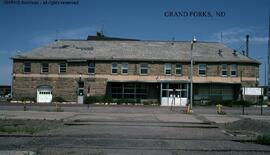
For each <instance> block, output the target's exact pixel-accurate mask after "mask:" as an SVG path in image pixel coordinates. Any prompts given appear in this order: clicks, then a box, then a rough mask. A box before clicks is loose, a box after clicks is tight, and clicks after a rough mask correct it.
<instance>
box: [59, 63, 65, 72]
mask: <svg viewBox="0 0 270 155" xmlns="http://www.w3.org/2000/svg"><path fill="white" fill-rule="evenodd" d="M66 72H67V63H65V62H61V63H59V73H66Z"/></svg>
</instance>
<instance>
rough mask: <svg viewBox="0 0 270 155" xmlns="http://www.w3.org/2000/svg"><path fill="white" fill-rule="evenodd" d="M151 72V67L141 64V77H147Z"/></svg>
mask: <svg viewBox="0 0 270 155" xmlns="http://www.w3.org/2000/svg"><path fill="white" fill-rule="evenodd" d="M148 72H149V67H148V64H147V63H142V64H140V74H141V75H147V74H148Z"/></svg>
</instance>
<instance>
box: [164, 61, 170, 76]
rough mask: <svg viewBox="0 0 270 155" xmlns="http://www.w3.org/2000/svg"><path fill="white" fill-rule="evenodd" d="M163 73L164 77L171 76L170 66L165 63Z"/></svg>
mask: <svg viewBox="0 0 270 155" xmlns="http://www.w3.org/2000/svg"><path fill="white" fill-rule="evenodd" d="M164 73H165V74H166V75H171V74H172V64H169V63H167V64H165V65H164Z"/></svg>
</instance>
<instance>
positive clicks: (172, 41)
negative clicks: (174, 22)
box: [171, 37, 174, 45]
mask: <svg viewBox="0 0 270 155" xmlns="http://www.w3.org/2000/svg"><path fill="white" fill-rule="evenodd" d="M171 44H172V45H174V37H173V38H172V43H171Z"/></svg>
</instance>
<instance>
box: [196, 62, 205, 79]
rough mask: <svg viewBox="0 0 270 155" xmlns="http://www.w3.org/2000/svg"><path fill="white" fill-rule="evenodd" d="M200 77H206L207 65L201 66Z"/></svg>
mask: <svg viewBox="0 0 270 155" xmlns="http://www.w3.org/2000/svg"><path fill="white" fill-rule="evenodd" d="M198 66H199V75H200V76H206V64H199V65H198Z"/></svg>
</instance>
